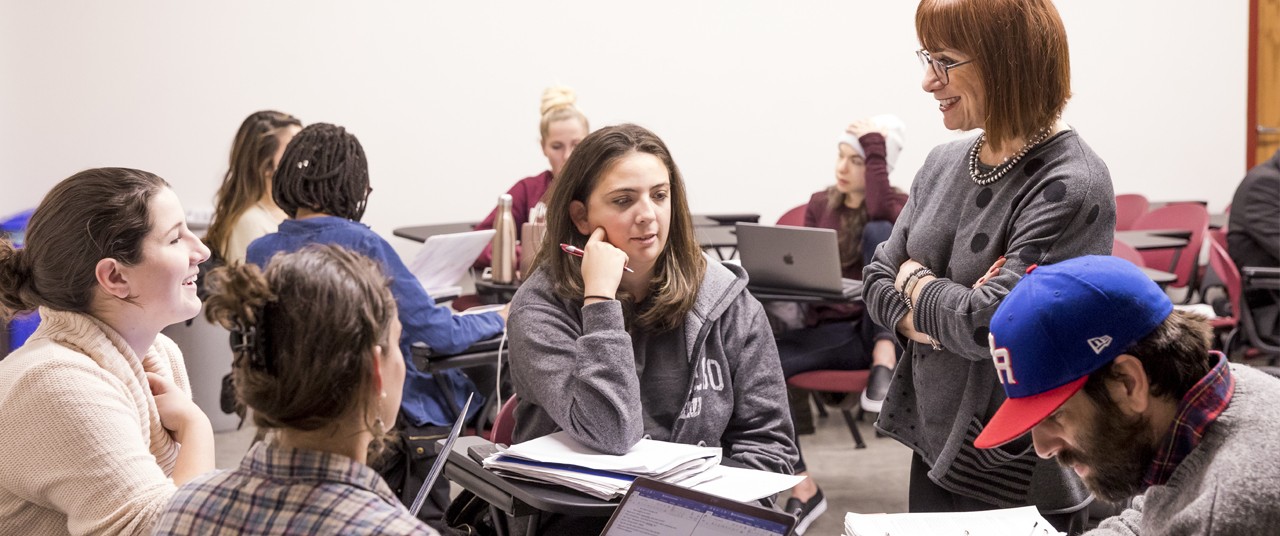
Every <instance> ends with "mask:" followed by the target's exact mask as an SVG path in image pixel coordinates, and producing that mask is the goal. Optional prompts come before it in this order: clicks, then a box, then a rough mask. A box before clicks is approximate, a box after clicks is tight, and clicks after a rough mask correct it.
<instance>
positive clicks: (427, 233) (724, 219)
mask: <svg viewBox="0 0 1280 536" xmlns="http://www.w3.org/2000/svg"><path fill="white" fill-rule="evenodd" d="M740 221H745V222H751V223H755V222H757V221H760V215H759V214H746V213H743V214H694V215H693V226H694V227H698V228H702V227H729V228H731V229H732V228H733V224H734V223H737V222H740ZM479 224H480V222H478V221H475V222H457V223H436V224H431V225H414V226H409V227H400V228H397V229H395V230H393V231H391V234H393V235H396V236H398V237H400V238H408V239H409V240H413V241H415V242H426V241H427V239H428V238H431V237H432V236H434V235H438V234H452V233H465V232H467V231H474V230H475V227H476V226H477V225H479ZM736 244H737V241H736V240H735V241H734V242H733V243H732V244H730V246H733V245H736ZM708 247H712V246H708Z"/></svg>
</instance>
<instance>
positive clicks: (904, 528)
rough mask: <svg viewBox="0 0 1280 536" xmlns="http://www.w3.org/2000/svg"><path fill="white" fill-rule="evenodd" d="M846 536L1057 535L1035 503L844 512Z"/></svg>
mask: <svg viewBox="0 0 1280 536" xmlns="http://www.w3.org/2000/svg"><path fill="white" fill-rule="evenodd" d="M844 532H845V535H846V536H882V535H885V534H888V535H891V536H933V535H935V534H955V535H957V536H959V535H965V534H967V535H969V536H1058V535H1060V534H1062V533H1060V532H1058V531H1057V530H1055V529H1054V528H1053V526H1052V525H1050V524H1049V522H1048V521H1047V520H1045V518H1044V517H1042V516H1041V515H1040V512H1039V511H1038V510H1036V507H1034V506H1023V507H1021V508H1004V509H1000V510H984V511H981V512H941V513H921V514H854V513H849V514H845V517H844Z"/></svg>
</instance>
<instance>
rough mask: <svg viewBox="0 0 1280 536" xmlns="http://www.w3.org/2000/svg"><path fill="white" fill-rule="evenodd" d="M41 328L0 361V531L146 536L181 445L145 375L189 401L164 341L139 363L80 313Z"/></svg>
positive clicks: (182, 374)
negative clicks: (164, 380) (166, 381)
mask: <svg viewBox="0 0 1280 536" xmlns="http://www.w3.org/2000/svg"><path fill="white" fill-rule="evenodd" d="M40 316H41V322H40V327H39V328H37V329H36V332H35V333H34V334H33V335H32V336H31V338H30V339H29V340H28V341H27V343H26V345H24V346H23V347H22V348H19V349H18V350H17V351H15V352H14V353H13V354H11V355H9V357H7V358H5V359H4V360H3V361H0V434H2V435H0V527H2V529H0V532H3V533H5V534H24V535H36V534H39V535H45V534H113V535H114V534H147V533H150V531H151V528H152V525H153V524H154V523H155V522H156V520H158V519H159V516H160V514H161V513H162V512H163V510H164V507H165V504H166V503H167V502H168V500H169V498H170V497H171V496H172V495H173V493H174V491H175V489H176V488H175V486H174V484H173V481H172V480H170V478H169V474H170V473H172V472H173V467H174V463H175V462H176V460H177V455H178V444H177V443H175V442H174V441H173V440H172V439H171V437H170V436H169V433H168V432H166V431H165V429H164V428H163V427H162V426H161V425H160V416H159V413H158V412H157V411H156V403H155V398H154V397H152V395H151V389H150V387H149V386H148V385H147V377H146V373H147V372H155V373H157V374H159V375H161V376H166V377H169V378H172V379H173V381H174V383H175V384H177V386H178V387H179V388H180V389H182V390H183V391H184V392H186V393H187V394H188V396H190V393H191V387H190V385H189V383H188V381H187V371H186V366H185V365H184V364H183V361H182V354H181V352H179V350H178V347H177V345H175V344H174V343H173V341H172V340H169V338H167V337H165V336H164V335H160V336H158V337H157V338H156V342H155V344H153V345H152V346H151V348H150V350H148V352H147V355H145V356H143V357H142V358H141V359H139V358H138V356H137V355H136V354H135V353H134V352H133V350H131V349H130V348H129V346H128V345H127V344H125V342H124V339H123V338H121V337H120V335H119V334H117V333H116V332H115V331H114V330H112V329H111V328H110V327H108V326H107V325H106V324H103V323H102V322H100V321H98V320H97V319H95V318H93V317H91V316H89V315H84V314H79V313H69V312H64V311H55V310H52V309H48V308H44V307H42V308H40Z"/></svg>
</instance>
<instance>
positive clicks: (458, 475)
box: [444, 436, 618, 534]
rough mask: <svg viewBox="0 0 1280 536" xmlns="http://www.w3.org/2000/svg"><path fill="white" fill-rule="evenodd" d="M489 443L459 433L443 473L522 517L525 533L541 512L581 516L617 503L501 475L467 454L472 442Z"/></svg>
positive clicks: (609, 510)
mask: <svg viewBox="0 0 1280 536" xmlns="http://www.w3.org/2000/svg"><path fill="white" fill-rule="evenodd" d="M487 444H490V443H489V442H488V441H486V440H485V439H484V438H482V437H477V436H467V437H459V438H458V440H457V441H455V442H454V444H453V448H452V449H451V450H450V451H449V457H448V458H447V459H446V461H445V465H444V476H445V478H448V479H449V480H450V481H451V482H454V483H456V484H458V485H459V486H462V487H463V488H465V489H467V490H469V491H471V493H474V494H476V496H477V497H479V498H481V499H484V500H485V501H487V502H488V503H489V504H491V505H493V507H495V508H497V509H498V510H501V511H502V512H504V513H506V514H507V515H508V516H511V518H514V520H517V521H524V522H525V523H526V525H525V526H526V527H528V528H529V529H531V530H528V531H527V533H528V534H535V533H536V532H537V527H538V521H539V517H540V515H541V514H542V513H543V512H549V513H553V514H567V515H573V516H583V517H609V516H611V515H613V511H614V509H616V508H617V507H618V503H616V502H613V501H602V500H600V499H597V498H595V497H591V496H588V495H584V494H581V493H578V492H576V491H573V490H570V489H568V488H563V487H560V486H554V485H550V484H539V483H536V482H526V481H523V480H515V479H508V478H503V477H501V476H498V475H495V474H493V473H492V472H490V471H488V470H486V469H485V468H484V467H481V466H480V464H479V463H477V462H476V461H475V460H473V459H471V457H470V456H468V455H467V449H468V448H470V447H472V446H478V445H487Z"/></svg>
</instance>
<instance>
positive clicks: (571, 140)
mask: <svg viewBox="0 0 1280 536" xmlns="http://www.w3.org/2000/svg"><path fill="white" fill-rule="evenodd" d="M577 102H578V96H577V95H576V94H574V92H573V90H572V89H569V88H567V87H563V86H557V87H552V88H547V90H546V91H544V92H542V108H541V110H542V120H541V121H540V122H539V123H538V129H539V132H541V134H542V137H541V138H540V141H539V144H540V145H541V146H542V154H543V155H545V156H546V157H547V163H548V164H550V166H551V169H548V170H546V171H543V172H542V173H539V174H537V175H534V176H532V177H525V178H523V179H520V181H519V182H517V183H516V184H515V186H512V187H511V189H510V190H507V193H508V194H511V219H512V220H513V221H514V222H515V224H516V238H520V232H521V227H522V226H524V223H525V222H527V221H529V211H531V210H533V207H534V206H536V205H537V204H538V203H540V202H545V201H546V199H544V198H545V197H547V195H548V194H547V192H548V190H550V189H551V181H554V180H555V179H556V177H559V176H560V170H562V169H564V163H565V162H567V161H568V160H569V155H571V154H573V150H574V149H575V148H577V147H578V144H579V143H582V138H585V137H587V133H588V132H590V131H591V127H590V125H589V124H588V123H587V116H586V115H583V113H582V111H580V110H578V107H577V105H576V104H575V103H577ZM497 216H498V211H497V209H494V210H493V212H490V213H489V215H488V216H487V217H485V219H484V221H482V222H480V225H477V226H476V230H480V229H492V228H493V220H494V218H496V217H497ZM519 255H520V253H519V251H517V252H516V256H517V257H519ZM492 257H493V255H492V251H490V249H489V248H488V247H485V248H484V252H483V253H481V254H480V258H478V259H476V267H479V268H483V267H485V266H488V265H489V263H490V262H491V261H492Z"/></svg>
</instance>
